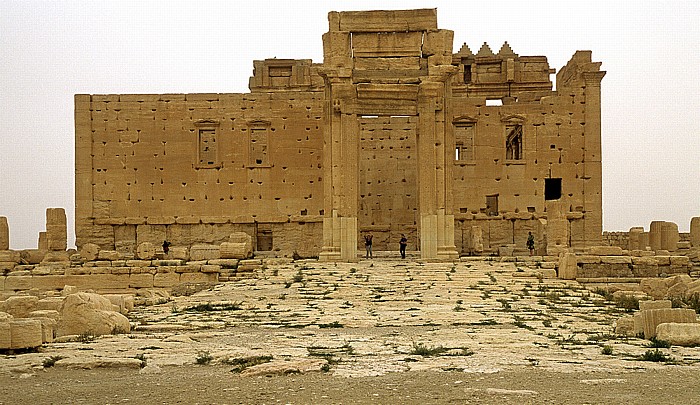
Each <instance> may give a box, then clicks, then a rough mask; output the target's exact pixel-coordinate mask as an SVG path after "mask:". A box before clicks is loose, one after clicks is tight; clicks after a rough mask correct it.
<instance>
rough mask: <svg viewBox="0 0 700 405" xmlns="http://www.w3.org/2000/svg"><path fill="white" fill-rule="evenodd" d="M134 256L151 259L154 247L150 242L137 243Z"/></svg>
mask: <svg viewBox="0 0 700 405" xmlns="http://www.w3.org/2000/svg"><path fill="white" fill-rule="evenodd" d="M136 257H137V258H139V259H141V260H151V259H155V257H156V247H155V245H154V244H153V243H151V242H142V243H139V246H138V248H137V249H136Z"/></svg>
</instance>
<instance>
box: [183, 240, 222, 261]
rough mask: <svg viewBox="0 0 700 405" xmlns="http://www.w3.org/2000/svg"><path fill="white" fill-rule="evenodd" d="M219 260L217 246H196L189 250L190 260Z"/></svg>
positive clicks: (219, 255)
mask: <svg viewBox="0 0 700 405" xmlns="http://www.w3.org/2000/svg"><path fill="white" fill-rule="evenodd" d="M220 258H221V251H220V249H219V246H216V245H205V244H198V245H193V246H192V247H191V248H190V260H194V261H196V260H212V259H220Z"/></svg>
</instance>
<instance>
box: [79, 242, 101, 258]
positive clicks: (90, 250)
mask: <svg viewBox="0 0 700 405" xmlns="http://www.w3.org/2000/svg"><path fill="white" fill-rule="evenodd" d="M99 253H100V247H99V246H98V245H96V244H94V243H86V244H84V245H83V246H81V247H80V257H82V258H83V259H85V260H87V261H89V262H91V261H93V260H97V257H98V255H99Z"/></svg>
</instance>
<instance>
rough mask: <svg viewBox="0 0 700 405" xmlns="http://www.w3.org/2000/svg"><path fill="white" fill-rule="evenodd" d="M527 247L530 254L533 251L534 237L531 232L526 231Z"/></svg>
mask: <svg viewBox="0 0 700 405" xmlns="http://www.w3.org/2000/svg"><path fill="white" fill-rule="evenodd" d="M526 245H527V248H528V249H530V256H532V255H533V254H534V253H535V237H534V236H532V232H528V233H527V242H526Z"/></svg>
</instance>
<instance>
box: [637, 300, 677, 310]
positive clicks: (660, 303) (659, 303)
mask: <svg viewBox="0 0 700 405" xmlns="http://www.w3.org/2000/svg"><path fill="white" fill-rule="evenodd" d="M664 308H671V300H655V301H654V300H644V301H639V310H640V311H646V310H648V309H664Z"/></svg>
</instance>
